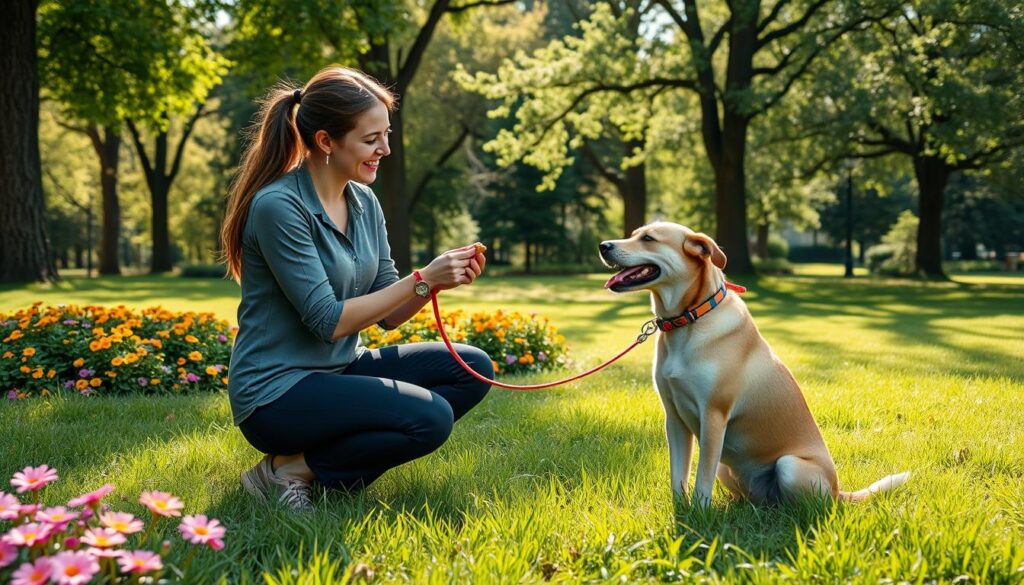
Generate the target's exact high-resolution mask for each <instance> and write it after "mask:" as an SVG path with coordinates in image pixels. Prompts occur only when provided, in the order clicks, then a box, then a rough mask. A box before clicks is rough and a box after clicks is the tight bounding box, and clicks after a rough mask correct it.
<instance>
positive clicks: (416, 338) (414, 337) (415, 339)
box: [409, 335, 423, 343]
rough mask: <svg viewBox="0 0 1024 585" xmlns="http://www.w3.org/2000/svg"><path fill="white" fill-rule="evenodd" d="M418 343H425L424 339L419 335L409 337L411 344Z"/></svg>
mask: <svg viewBox="0 0 1024 585" xmlns="http://www.w3.org/2000/svg"><path fill="white" fill-rule="evenodd" d="M417 341H423V338H422V337H420V336H419V335H410V336H409V343H416V342H417Z"/></svg>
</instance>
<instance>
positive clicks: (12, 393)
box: [7, 390, 18, 400]
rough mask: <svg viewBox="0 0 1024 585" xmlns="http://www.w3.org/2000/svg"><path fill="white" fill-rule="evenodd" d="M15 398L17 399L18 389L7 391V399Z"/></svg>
mask: <svg viewBox="0 0 1024 585" xmlns="http://www.w3.org/2000/svg"><path fill="white" fill-rule="evenodd" d="M17 399H18V391H17V390H11V391H9V392H8V393H7V400H17Z"/></svg>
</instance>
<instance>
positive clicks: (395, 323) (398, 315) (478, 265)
mask: <svg viewBox="0 0 1024 585" xmlns="http://www.w3.org/2000/svg"><path fill="white" fill-rule="evenodd" d="M452 251H453V252H454V251H458V250H452ZM486 265H487V259H486V258H485V257H484V255H483V254H481V253H476V254H475V255H474V256H473V257H472V258H470V260H469V266H467V267H466V268H465V277H466V278H467V279H469V281H468V282H464V283H462V284H472V283H473V281H475V280H476V279H477V277H478V276H480V273H481V272H483V270H484V266H486ZM421 276H422V273H421ZM424 280H426V281H427V284H429V285H430V288H432V289H438V288H440V287H438V286H434V283H433V282H431V281H430V279H428V278H427V277H426V276H424ZM414 284H415V283H414ZM449 288H450V287H449ZM441 290H444V289H441ZM429 301H430V299H425V298H423V297H421V296H418V295H417V296H416V297H414V298H412V299H410V300H409V301H408V302H406V303H405V304H404V305H401V306H400V307H398V308H397V309H395V310H394V311H392V312H391V313H389V314H388V315H387V316H386V317H384V318H383V319H382V320H381V321H379V322H378V323H377V324H378V325H381V326H383V327H384V328H385V329H396V328H398V327H400V326H401V325H402V323H405V322H406V321H408V320H409V319H411V318H412V316H413V315H415V314H416V313H418V312H419V311H420V309H422V308H423V306H424V305H426V304H427V302H429Z"/></svg>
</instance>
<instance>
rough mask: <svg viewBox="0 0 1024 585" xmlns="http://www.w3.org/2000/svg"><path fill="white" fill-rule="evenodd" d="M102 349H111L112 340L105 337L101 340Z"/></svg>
mask: <svg viewBox="0 0 1024 585" xmlns="http://www.w3.org/2000/svg"><path fill="white" fill-rule="evenodd" d="M100 347H102V348H103V349H110V338H109V337H104V338H103V339H101V340H100Z"/></svg>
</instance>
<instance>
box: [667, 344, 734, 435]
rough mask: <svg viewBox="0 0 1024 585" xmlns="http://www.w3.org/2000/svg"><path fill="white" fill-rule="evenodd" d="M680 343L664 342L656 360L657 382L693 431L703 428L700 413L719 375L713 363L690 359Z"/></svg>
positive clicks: (708, 399)
mask: <svg viewBox="0 0 1024 585" xmlns="http://www.w3.org/2000/svg"><path fill="white" fill-rule="evenodd" d="M678 345H679V344H674V343H671V342H665V341H662V342H661V343H659V344H658V351H657V354H656V357H655V363H654V381H655V383H656V384H657V386H658V391H659V392H660V393H662V395H665V394H667V395H668V396H667V398H669V399H670V400H667V401H666V402H669V403H671V404H673V405H675V408H676V412H677V413H678V414H679V417H680V418H682V419H683V422H685V423H686V426H687V427H689V429H690V431H691V432H694V433H697V432H699V430H700V413H701V412H703V411H704V410H705V408H706V407H707V404H708V402H709V401H710V399H711V394H712V392H713V391H714V388H715V381H716V379H717V377H718V367H717V365H716V364H715V363H714V362H708V361H704V362H702V361H699V360H692V359H688V357H687V355H685V354H686V352H685V351H684V348H681V347H678Z"/></svg>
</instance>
